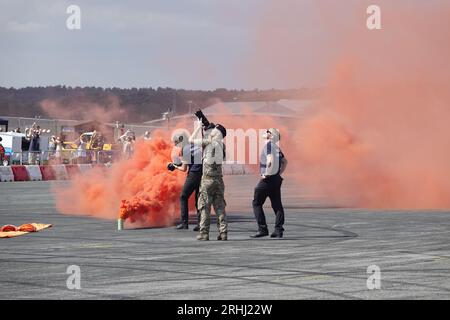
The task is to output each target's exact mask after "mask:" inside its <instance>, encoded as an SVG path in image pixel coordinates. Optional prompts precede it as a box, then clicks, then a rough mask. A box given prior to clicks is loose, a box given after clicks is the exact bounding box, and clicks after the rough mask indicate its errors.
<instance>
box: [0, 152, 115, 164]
mask: <svg viewBox="0 0 450 320" xmlns="http://www.w3.org/2000/svg"><path fill="white" fill-rule="evenodd" d="M123 157H124V155H123V154H122V152H120V151H104V150H61V151H36V152H31V151H22V152H13V153H12V154H10V155H8V156H6V157H5V158H4V159H3V163H0V165H4V166H7V165H47V164H95V163H104V164H105V163H113V162H115V161H117V160H120V159H122V158H123Z"/></svg>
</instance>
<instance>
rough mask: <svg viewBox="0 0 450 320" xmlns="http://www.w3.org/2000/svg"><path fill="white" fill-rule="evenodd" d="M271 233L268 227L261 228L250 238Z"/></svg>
mask: <svg viewBox="0 0 450 320" xmlns="http://www.w3.org/2000/svg"><path fill="white" fill-rule="evenodd" d="M268 235H269V230H268V229H267V227H265V228H264V227H263V228H259V230H258V232H257V233H255V234H254V235H251V236H250V238H261V237H267V236H268Z"/></svg>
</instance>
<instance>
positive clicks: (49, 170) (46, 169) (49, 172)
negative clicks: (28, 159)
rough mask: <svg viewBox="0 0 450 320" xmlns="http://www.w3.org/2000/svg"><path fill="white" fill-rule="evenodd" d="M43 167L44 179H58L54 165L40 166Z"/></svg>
mask: <svg viewBox="0 0 450 320" xmlns="http://www.w3.org/2000/svg"><path fill="white" fill-rule="evenodd" d="M39 168H40V169H41V175H42V180H44V181H48V180H56V176H55V171H54V170H53V166H39Z"/></svg>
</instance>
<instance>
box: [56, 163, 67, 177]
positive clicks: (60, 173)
mask: <svg viewBox="0 0 450 320" xmlns="http://www.w3.org/2000/svg"><path fill="white" fill-rule="evenodd" d="M52 168H53V171H54V172H55V179H56V180H67V179H69V175H68V174H67V170H66V166H65V165H63V164H57V165H54V166H52Z"/></svg>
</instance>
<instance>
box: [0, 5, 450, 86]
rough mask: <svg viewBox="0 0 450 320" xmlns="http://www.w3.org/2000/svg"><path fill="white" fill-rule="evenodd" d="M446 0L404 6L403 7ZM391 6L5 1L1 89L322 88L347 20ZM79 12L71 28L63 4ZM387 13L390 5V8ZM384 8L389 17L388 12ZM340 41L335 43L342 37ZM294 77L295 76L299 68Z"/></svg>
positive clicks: (0, 26)
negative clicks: (77, 26) (78, 24)
mask: <svg viewBox="0 0 450 320" xmlns="http://www.w3.org/2000/svg"><path fill="white" fill-rule="evenodd" d="M440 1H447V0H430V1H428V2H426V4H425V3H424V2H422V1H421V0H398V1H396V2H397V3H398V2H403V3H404V4H405V6H406V7H408V6H411V5H418V4H419V3H421V4H423V5H424V6H425V5H427V6H432V5H433V4H438V3H439V2H440ZM374 2H375V3H379V2H380V3H384V4H386V6H385V7H387V6H388V5H389V1H387V0H377V1H369V0H345V1H344V0H342V1H336V0H145V1H144V0H142V1H139V0H128V1H119V0H109V1H105V0H89V1H88V0H0V86H3V87H16V88H20V87H26V86H47V85H66V86H82V87H83V86H99V87H120V88H131V87H174V88H184V89H215V88H228V89H254V88H259V89H270V88H279V89H286V88H300V87H315V86H322V85H323V84H324V82H325V79H326V73H327V70H329V69H330V68H331V66H332V65H333V63H335V59H334V58H336V57H337V56H338V55H339V53H340V52H339V50H340V47H341V45H340V43H339V41H342V38H343V37H342V36H341V37H339V36H337V35H339V33H340V34H341V35H343V34H345V33H346V32H348V30H351V28H352V26H351V25H348V21H357V23H359V24H361V25H362V24H364V23H365V19H366V18H367V15H366V12H365V6H364V5H361V4H365V5H369V4H372V3H374ZM70 5H78V6H79V7H80V9H81V29H80V30H69V29H67V27H66V20H67V18H68V17H69V14H67V13H66V10H67V7H68V6H70ZM385 11H387V9H385ZM385 11H384V12H383V14H385ZM338 39H339V40H338ZM293 71H295V72H293Z"/></svg>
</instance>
